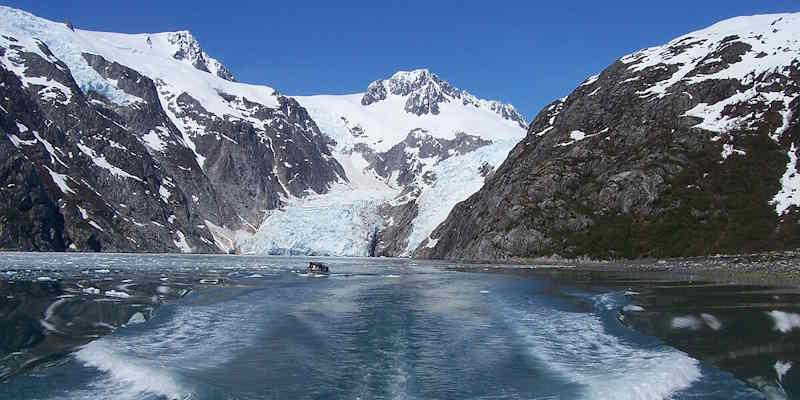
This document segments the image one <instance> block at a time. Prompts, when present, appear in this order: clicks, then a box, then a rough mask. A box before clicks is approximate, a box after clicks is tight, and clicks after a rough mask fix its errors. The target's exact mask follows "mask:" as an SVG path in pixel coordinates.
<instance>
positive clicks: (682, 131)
mask: <svg viewBox="0 0 800 400" xmlns="http://www.w3.org/2000/svg"><path fill="white" fill-rule="evenodd" d="M798 22H800V15H798V14H788V15H777V16H757V17H743V18H734V19H732V20H728V21H723V22H721V23H719V24H717V25H714V26H712V27H710V28H707V29H705V30H702V31H698V32H694V33H692V34H689V35H686V36H684V37H681V38H677V39H675V40H673V41H672V42H670V43H668V44H666V45H664V46H660V47H654V48H650V49H645V50H642V51H640V52H637V53H634V54H632V55H629V56H626V57H623V58H622V59H620V60H619V61H617V62H615V63H614V64H612V65H611V66H610V67H608V68H607V69H606V70H605V71H603V72H602V73H601V74H599V75H598V76H594V77H591V78H589V79H587V80H586V81H585V82H584V83H583V84H581V85H580V86H579V87H578V88H577V89H575V91H574V92H572V93H571V94H570V95H569V96H567V97H565V98H563V99H560V100H557V101H555V102H553V103H552V104H550V105H549V106H548V107H546V108H545V109H544V110H542V111H541V112H540V113H539V115H538V116H537V117H536V118H535V119H534V120H533V122H532V123H531V125H530V128H529V130H528V135H527V137H526V138H525V139H523V140H522V142H520V143H519V144H518V145H517V146H516V147H515V148H514V150H512V152H511V153H510V155H509V156H508V158H507V159H506V161H505V162H504V163H503V164H502V165H501V166H500V167H499V168H498V170H497V171H496V172H495V173H494V174H493V175H491V176H490V178H489V179H487V182H486V185H485V186H484V187H483V188H482V189H481V190H480V191H479V192H478V193H476V194H475V195H473V196H472V197H470V198H469V199H468V200H466V201H464V202H462V203H460V204H459V205H458V206H457V207H455V209H454V210H453V211H452V212H451V213H450V215H449V217H448V218H447V220H446V221H445V222H444V223H443V224H441V225H440V226H439V227H438V228H437V230H436V231H434V233H433V234H432V235H431V238H432V239H433V240H435V243H434V244H431V243H427V245H425V243H424V244H423V245H422V246H420V247H419V248H418V249H417V251H416V254H415V255H416V256H419V257H431V258H459V259H485V260H489V259H507V258H526V257H536V256H545V255H553V254H558V255H563V256H578V255H588V256H593V257H603V258H614V257H642V256H654V257H663V256H685V255H699V254H715V253H725V252H727V253H739V252H748V251H761V250H770V249H784V248H795V247H797V246H798V245H800V229H798V212H800V208H798V205H800V197H798V195H799V194H798V193H797V190H800V186H798V182H797V180H796V178H795V177H796V176H797V175H796V174H797V170H796V167H797V166H796V160H797V144H798V142H799V141H800V113H798V111H800V110H799V109H800V100H798V94H800V60H799V59H798V54H800V48H798V43H797V41H796V40H795V39H796V37H797V34H798V32H797V31H798V28H797V27H798V26H800V24H798ZM793 38H794V39H793Z"/></svg>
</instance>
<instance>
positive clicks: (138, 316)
mask: <svg viewBox="0 0 800 400" xmlns="http://www.w3.org/2000/svg"><path fill="white" fill-rule="evenodd" d="M145 321H147V320H146V319H145V318H144V314H142V313H140V312H137V313H135V314H133V315H131V319H129V320H128V325H135V324H141V323H143V322H145Z"/></svg>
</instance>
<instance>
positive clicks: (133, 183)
mask: <svg viewBox="0 0 800 400" xmlns="http://www.w3.org/2000/svg"><path fill="white" fill-rule="evenodd" d="M4 12H5V11H4ZM23 17H26V18H27V17H30V18H35V17H32V16H29V15H25V16H23ZM170 38H172V39H174V43H173V44H174V45H175V46H176V48H177V49H178V50H177V52H176V53H175V55H174V57H175V58H176V59H179V60H182V61H186V62H189V63H191V64H192V65H193V66H194V67H195V68H197V69H198V70H201V71H207V72H210V73H214V74H216V75H218V76H219V77H222V78H224V79H226V80H232V76H230V74H229V73H227V70H225V69H224V67H222V66H221V64H218V63H217V62H216V60H213V59H212V58H210V57H208V56H207V54H205V53H204V52H203V51H202V50H201V49H200V48H199V46H198V45H197V43H196V41H194V39H193V38H192V37H191V35H188V33H186V34H176V35H174V37H173V36H170ZM62 51H63V49H62ZM76 56H77V57H78V58H72V59H70V62H71V63H73V64H70V65H67V64H66V63H65V62H62V60H61V59H59V58H58V57H57V56H56V55H55V54H53V52H52V51H50V48H49V47H48V46H47V45H46V44H45V43H44V42H43V41H40V40H38V39H35V38H32V37H28V36H20V37H13V36H10V35H3V36H2V37H1V38H0V129H1V130H2V135H0V160H2V161H1V162H0V248H2V249H15V250H49V251H63V250H84V251H115V252H136V251H138V252H203V253H209V252H219V251H226V250H228V249H227V248H226V246H225V245H223V243H221V242H222V241H221V240H220V237H219V234H220V232H221V231H224V230H231V231H235V230H238V229H245V230H254V229H255V226H256V225H258V224H259V223H260V220H261V218H262V217H263V213H264V211H265V210H269V209H274V208H276V207H278V206H279V205H280V204H281V202H282V199H285V198H287V197H291V196H295V197H302V196H305V195H306V194H307V193H312V192H315V193H324V192H325V191H327V189H328V187H329V186H330V185H331V184H332V183H334V182H338V181H341V180H344V179H346V177H345V176H344V172H343V170H342V168H341V166H340V165H339V164H338V163H337V162H336V160H335V159H333V157H332V156H331V152H330V148H329V146H330V145H331V140H330V139H329V138H327V137H325V136H324V135H323V134H322V133H321V132H320V131H319V129H318V128H317V126H316V125H315V123H314V122H313V121H312V120H311V118H310V117H309V116H308V114H307V112H306V110H305V109H304V108H303V107H301V106H300V105H299V104H298V103H297V102H296V101H295V100H294V99H291V98H287V97H284V96H280V95H278V94H274V96H273V98H274V104H272V102H269V103H268V104H267V105H265V104H261V103H260V102H258V101H254V100H250V99H248V98H247V97H244V96H242V95H230V94H227V93H224V92H222V91H218V92H217V93H216V94H217V95H218V96H219V99H217V100H216V101H218V102H219V103H221V104H224V105H225V106H226V107H229V108H230V109H235V110H236V111H237V112H238V115H236V116H235V117H234V116H231V115H228V114H225V113H219V112H217V113H215V112H212V111H209V110H207V109H206V108H204V106H203V105H202V103H201V102H200V101H198V100H196V99H195V98H194V97H193V96H192V94H190V93H187V92H185V91H183V92H177V93H176V91H177V90H176V89H175V87H174V86H171V85H170V83H169V82H164V81H162V80H159V79H156V80H154V79H151V78H150V77H148V76H146V75H144V74H142V73H140V72H139V71H137V70H136V69H135V68H132V67H130V66H126V65H122V64H120V63H118V62H114V61H110V60H108V59H106V58H105V57H104V56H101V55H98V54H94V53H91V52H83V53H80V54H77V55H76ZM75 63H81V64H80V66H81V67H82V68H83V67H85V68H84V69H81V70H80V74H82V75H80V76H81V79H84V82H83V83H82V84H81V85H79V84H78V83H77V81H76V78H75V77H76V76H79V75H73V74H74V73H75V71H74V70H73V68H75ZM82 63H85V64H82ZM89 71H93V72H94V73H96V74H97V76H98V77H97V78H94V79H95V80H96V81H97V82H98V83H97V84H96V85H92V84H89V85H87V84H86V82H85V77H86V74H87V73H88V72H89ZM108 83H111V84H112V85H108ZM112 86H113V87H112ZM206 100H207V99H206ZM176 124H180V126H178V125H176ZM223 239H224V238H223Z"/></svg>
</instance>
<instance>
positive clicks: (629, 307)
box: [622, 304, 644, 312]
mask: <svg viewBox="0 0 800 400" xmlns="http://www.w3.org/2000/svg"><path fill="white" fill-rule="evenodd" d="M622 311H627V312H638V311H644V307H642V306H637V305H636V304H628V305H627V306H625V307H622Z"/></svg>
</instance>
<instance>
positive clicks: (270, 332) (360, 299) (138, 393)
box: [0, 254, 763, 399]
mask: <svg viewBox="0 0 800 400" xmlns="http://www.w3.org/2000/svg"><path fill="white" fill-rule="evenodd" d="M307 261H308V260H307V259H303V258H274V257H232V256H141V255H134V256H131V255H125V256H123V255H118V256H116V255H100V256H93V255H52V254H47V255H41V254H33V255H25V254H16V255H14V254H11V255H10V254H3V255H2V257H0V271H4V272H2V274H3V282H4V285H5V286H3V287H2V288H3V289H4V291H5V292H4V293H3V297H4V299H3V300H2V301H4V302H5V303H0V305H2V307H0V310H2V312H3V314H2V315H0V321H3V322H2V324H3V325H2V326H1V327H2V328H3V329H2V331H0V333H1V334H2V335H0V336H2V340H3V343H2V345H3V347H0V351H6V352H7V351H9V349H12V348H15V349H16V353H19V354H17V356H18V357H22V356H24V355H25V354H24V353H25V352H26V351H29V350H25V348H30V347H36V346H38V347H36V348H38V349H39V350H38V351H40V354H47V352H46V351H45V350H46V349H45V350H42V346H45V347H46V346H50V347H49V348H51V349H52V348H58V346H59V345H61V344H63V343H65V342H69V341H70V340H77V339H75V338H76V337H78V336H80V335H83V334H87V332H89V331H91V329H100V328H98V326H99V327H105V328H106V329H108V332H102V334H97V335H96V336H97V337H96V338H93V339H92V340H86V343H79V346H78V347H77V348H76V349H73V350H74V351H72V352H70V353H68V355H66V356H63V357H52V358H49V359H47V360H46V361H42V360H39V361H37V366H36V367H34V368H33V369H30V368H28V369H27V370H24V371H22V372H19V373H9V374H8V377H7V379H6V381H5V382H4V383H3V384H0V398H3V399H16V398H19V399H88V398H92V399H95V398H96V399H100V398H104V399H108V398H113V399H263V398H276V399H306V398H314V399H322V398H325V399H330V398H343V399H388V398H391V399H396V398H401V399H405V398H408V399H460V398H469V399H668V398H669V399H698V398H703V399H706V398H709V399H751V398H753V399H755V398H763V396H762V394H760V393H759V392H757V391H755V390H753V389H750V388H749V387H748V386H747V385H745V384H744V383H743V382H742V381H740V380H737V379H735V378H734V377H733V376H732V375H731V374H728V373H726V372H722V371H720V370H717V369H714V368H712V367H710V366H709V365H707V364H705V363H701V362H699V361H697V360H695V359H693V358H692V357H690V356H688V355H687V354H685V353H682V352H681V351H678V350H676V349H674V348H672V347H669V346H667V345H665V344H663V343H662V342H661V341H660V340H658V339H655V338H652V337H648V336H645V335H642V334H639V333H637V331H634V330H632V329H630V328H628V327H626V326H624V325H623V324H621V323H620V321H619V319H618V311H619V310H620V309H621V308H622V307H624V306H625V305H627V304H628V303H629V302H630V300H629V298H628V297H626V295H625V293H624V291H623V290H618V289H591V290H589V289H576V288H574V287H571V286H570V285H568V284H563V283H558V282H557V281H555V280H551V279H546V278H544V277H536V276H518V275H511V274H496V273H480V272H477V273H467V272H457V271H452V270H448V269H447V267H448V266H450V265H448V264H446V263H435V262H420V261H410V260H387V259H328V260H324V261H326V262H327V263H329V265H330V267H331V270H332V274H331V275H330V276H329V277H324V278H323V277H312V276H307V275H306V274H303V273H302V272H301V271H302V269H303V268H304V267H305V265H306V264H307ZM189 287H191V288H192V290H191V291H188V290H186V289H187V288H189ZM89 288H92V289H96V291H95V290H90V289H89ZM120 293H123V294H120ZM126 295H127V297H126ZM26 296H27V297H26ZM48 296H49V297H48ZM181 296H182V297H181ZM15 302H16V303H15ZM162 303H163V304H162ZM14 304H16V306H14ZM37 304H38V305H37ZM97 304H99V305H101V306H93V305H97ZM114 305H116V306H117V308H114ZM36 307H39V308H36ZM96 307H100V308H96ZM36 310H41V311H36ZM25 313H27V314H36V315H34V316H33V317H31V315H28V317H26V318H27V319H25V318H23V317H21V316H20V314H25ZM87 315H91V318H90V317H87ZM92 319H93V320H92ZM90 320H92V321H94V322H92V321H90ZM10 321H11V322H10ZM20 321H21V322H20ZM26 321H27V322H26ZM97 321H101V323H102V324H104V325H97ZM82 323H83V324H84V325H83V326H86V327H90V328H81V329H78V328H76V326H78V325H81V324H82ZM38 330H41V331H43V333H42V334H41V337H40V336H36V335H34V334H32V333H31V332H33V331H38ZM14 335H23V336H24V335H29V336H31V338H18V339H19V340H22V339H25V340H28V342H29V343H27V344H25V343H22V344H19V343H17V344H15V340H14V338H17V336H14ZM19 340H18V341H19ZM23 341H24V340H23ZM37 341H38V342H37ZM36 343H40V344H39V345H36ZM14 346H16V347H14ZM26 346H27V347H26ZM20 349H22V350H20ZM9 357H10V356H9V355H8V354H2V353H0V366H2V365H3V363H4V362H6V363H7V362H8V360H9ZM5 367H6V368H7V367H8V365H5Z"/></svg>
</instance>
